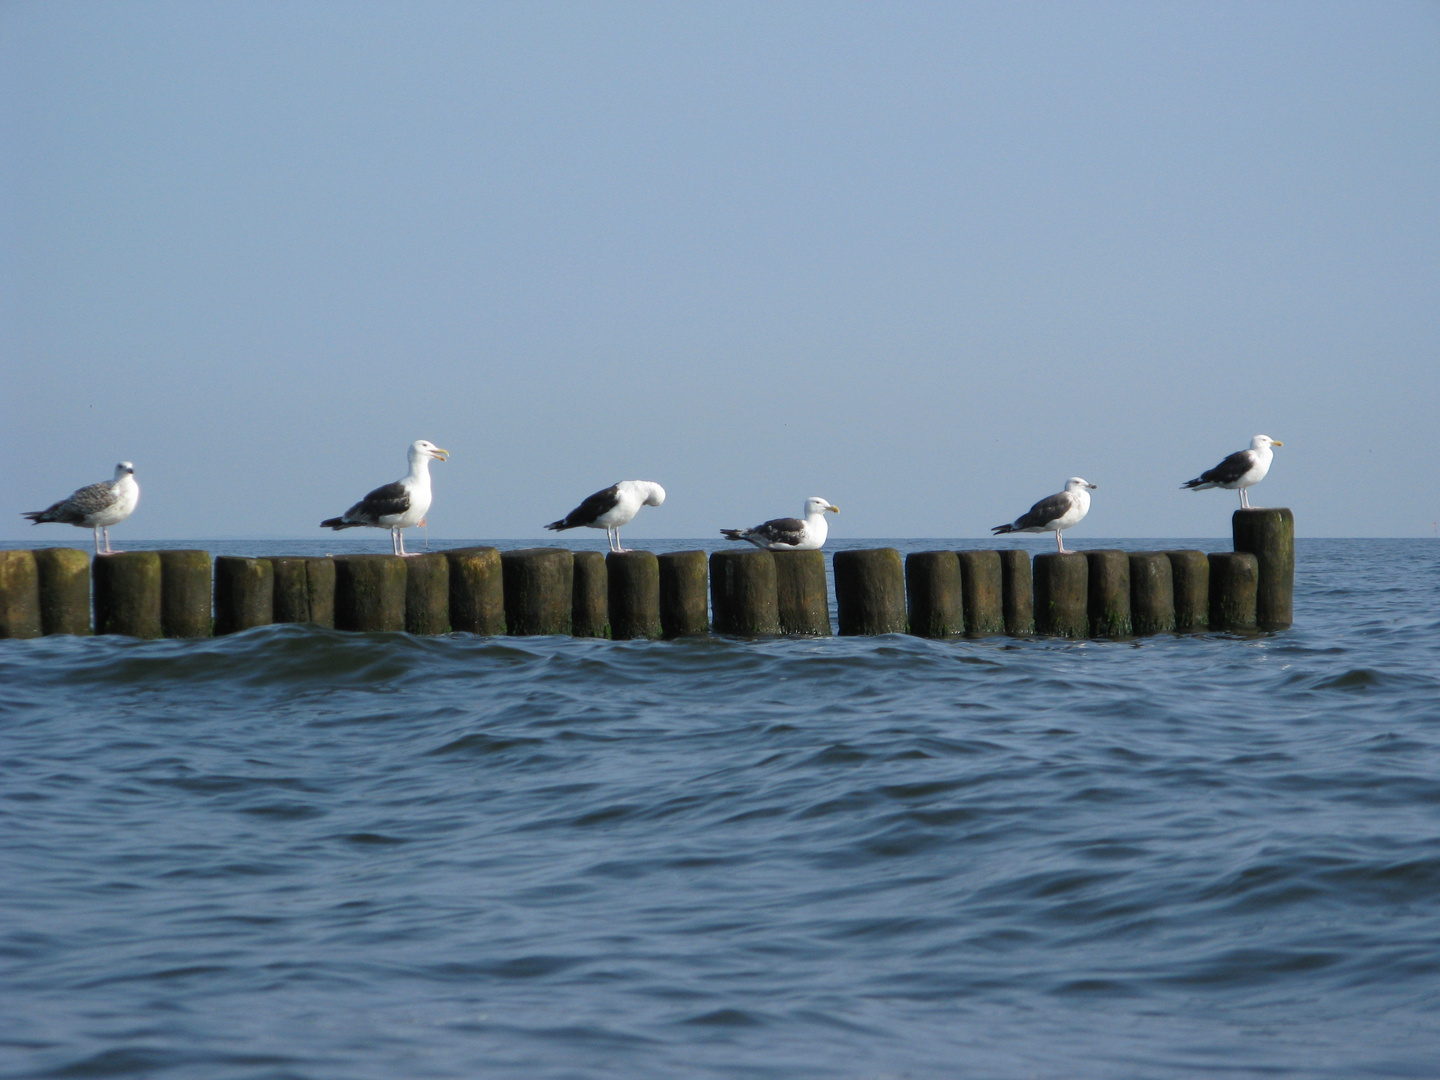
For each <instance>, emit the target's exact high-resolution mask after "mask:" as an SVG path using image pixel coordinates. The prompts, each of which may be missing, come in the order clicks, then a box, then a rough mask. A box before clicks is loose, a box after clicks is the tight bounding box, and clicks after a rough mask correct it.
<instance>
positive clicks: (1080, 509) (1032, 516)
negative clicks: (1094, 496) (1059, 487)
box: [990, 476, 1099, 555]
mask: <svg viewBox="0 0 1440 1080" xmlns="http://www.w3.org/2000/svg"><path fill="white" fill-rule="evenodd" d="M1097 487H1099V485H1098V484H1092V483H1090V481H1088V480H1085V479H1082V478H1081V477H1078V476H1072V477H1070V479H1069V480H1066V481H1065V490H1064V491H1057V492H1056V493H1055V494H1054V495H1047V496H1046V497H1045V498H1043V499H1041V500H1040V501H1039V502H1037V503H1036V504H1035V505H1034V506H1032V507H1030V509H1029V510H1027V511H1025V513H1023V514H1021V515H1020V516H1019V517H1018V518H1016V519H1015V520H1014V521H1013V522H1011V523H1010V524H1009V525H996V526H995V527H994V528H993V529H991V530H990V531H991V532H992V533H994V534H995V535H996V536H1000V535H1001V534H1002V533H1012V532H1050V531H1051V530H1052V529H1053V530H1054V531H1055V547H1056V549H1057V550H1058V551H1059V552H1060V554H1061V555H1074V554H1075V552H1073V551H1066V550H1065V541H1063V540H1062V539H1060V531H1061V530H1062V529H1068V528H1070V526H1072V525H1078V524H1079V523H1080V519H1081V518H1083V517H1084V516H1085V515H1086V514H1088V513H1089V512H1090V492H1092V491H1094V490H1095V489H1096V488H1097Z"/></svg>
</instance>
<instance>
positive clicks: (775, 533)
mask: <svg viewBox="0 0 1440 1080" xmlns="http://www.w3.org/2000/svg"><path fill="white" fill-rule="evenodd" d="M827 511H828V512H829V513H832V514H838V513H839V512H840V508H839V507H838V506H835V505H832V504H831V503H830V501H829V500H828V499H822V498H820V496H818V495H815V496H812V497H811V498H808V499H806V500H805V509H804V510H802V511H801V513H803V514H804V515H805V520H804V521H801V520H800V519H799V518H774V519H772V520H770V521H767V522H765V524H764V525H756V526H755V528H753V529H721V530H720V535H721V536H723V537H725V539H727V540H746V541H749V542H750V543H752V544H754V545H755V546H756V547H758V548H760V549H762V550H764V551H819V550H820V549H821V548H822V547H824V546H825V537H826V536H827V535H828V534H829V532H830V526H829V525H828V523H827V522H826V521H825V514H826V512H827Z"/></svg>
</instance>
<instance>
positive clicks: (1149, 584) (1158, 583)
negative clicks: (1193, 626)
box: [1130, 551, 1175, 634]
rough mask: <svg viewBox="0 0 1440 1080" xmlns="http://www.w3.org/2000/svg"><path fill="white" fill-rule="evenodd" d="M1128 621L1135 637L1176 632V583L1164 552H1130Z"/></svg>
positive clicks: (1168, 558) (1168, 559)
mask: <svg viewBox="0 0 1440 1080" xmlns="http://www.w3.org/2000/svg"><path fill="white" fill-rule="evenodd" d="M1130 621H1131V623H1132V624H1133V625H1134V628H1135V633H1137V634H1168V633H1170V632H1171V631H1173V630H1174V629H1175V580H1174V573H1173V571H1172V570H1171V569H1170V557H1169V556H1168V555H1166V554H1165V553H1164V552H1163V551H1134V552H1131V553H1130Z"/></svg>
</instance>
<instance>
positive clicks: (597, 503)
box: [545, 484, 620, 532]
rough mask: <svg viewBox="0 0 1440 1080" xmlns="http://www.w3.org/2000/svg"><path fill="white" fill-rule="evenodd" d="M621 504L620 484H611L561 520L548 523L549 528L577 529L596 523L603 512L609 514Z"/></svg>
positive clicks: (558, 529) (557, 530) (557, 529)
mask: <svg viewBox="0 0 1440 1080" xmlns="http://www.w3.org/2000/svg"><path fill="white" fill-rule="evenodd" d="M619 505H620V485H619V484H611V485H610V486H609V487H608V488H606V489H605V490H604V491H597V492H595V494H594V495H591V496H590V497H589V498H588V499H586V500H585V501H584V502H582V503H581V504H580V505H579V506H577V507H576V508H575V509H574V510H571V511H570V513H568V514H566V515H565V516H564V517H563V518H561V519H560V520H559V521H552V522H551V523H550V524H549V525H546V526H545V528H547V529H554V530H555V531H556V532H559V531H560V530H561V529H575V528H579V527H580V526H581V525H594V524H595V522H596V520H597V519H599V518H600V516H601V515H603V514H608V513H609V512H610V511H611V510H614V509H615V507H617V506H619Z"/></svg>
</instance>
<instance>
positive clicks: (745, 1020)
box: [0, 530, 1440, 1080]
mask: <svg viewBox="0 0 1440 1080" xmlns="http://www.w3.org/2000/svg"><path fill="white" fill-rule="evenodd" d="M122 532H123V530H117V533H116V537H115V539H116V541H117V546H129V547H141V546H153V545H141V544H136V543H131V544H128V545H127V544H122V543H119V542H120V541H121V540H122V536H121V535H120V534H121V533H122ZM77 538H78V540H77ZM55 539H56V540H57V541H58V540H64V541H67V542H69V543H71V544H74V545H75V546H82V547H83V546H86V545H87V544H88V533H81V532H78V531H77V532H76V533H75V534H74V536H60V535H59V534H57V535H56V537H55ZM627 540H629V541H630V542H632V543H633V544H634V545H635V546H652V547H655V548H656V549H665V548H676V547H683V546H687V545H684V544H681V543H667V544H655V545H644V544H643V543H642V542H641V541H639V540H638V539H635V538H631V537H627ZM1041 540H1042V541H1043V538H1041ZM877 543H879V542H876V541H865V542H858V543H855V544H853V545H844V544H842V545H840V546H874V545H875V544H877ZM892 543H895V542H892ZM1182 543H1184V542H1177V541H1174V540H1170V541H1163V542H1161V541H1157V542H1148V543H1147V542H1141V541H1127V542H1125V543H1124V544H1123V545H1122V546H1126V547H1131V548H1145V547H1150V548H1158V547H1175V546H1181V544H1182ZM1071 544H1072V546H1075V547H1078V548H1081V549H1083V548H1084V547H1086V546H1114V545H1112V544H1111V543H1110V542H1104V541H1095V542H1091V543H1088V544H1087V542H1086V541H1085V540H1084V539H1083V538H1079V537H1077V538H1075V539H1073V540H1071ZM10 546H18V545H10ZM176 546H186V545H176ZM188 546H205V547H208V548H209V549H210V550H211V551H214V552H216V553H244V554H271V553H274V554H278V553H282V552H283V551H291V552H312V551H324V550H332V551H334V550H340V547H339V546H337V543H336V541H334V540H331V541H327V542H325V543H323V544H320V543H317V544H305V543H298V542H273V543H266V542H262V541H255V542H252V543H231V544H206V545H194V544H191V545H188ZM385 546H386V541H385V540H384V538H383V537H380V538H372V539H369V540H366V541H363V542H358V543H352V544H350V545H349V546H348V547H347V548H346V549H347V550H359V549H367V550H383V549H384V548H385ZM411 546H412V549H414V548H418V547H420V546H422V543H421V542H417V541H415V540H412V541H411ZM445 546H449V545H445ZM508 546H512V547H513V546H523V545H520V544H513V543H512V544H509V545H508ZM570 546H573V547H581V546H584V545H582V544H579V543H576V544H572V545H570ZM592 546H593V545H592ZM600 546H602V547H603V542H602V544H601V545H600ZM833 546H835V545H832V547H833ZM896 546H899V547H901V548H902V549H903V550H920V549H925V548H933V547H940V546H956V545H955V544H954V543H949V544H946V543H944V542H937V541H933V540H930V541H901V542H898V543H896ZM959 546H982V545H981V544H980V543H979V542H976V543H974V544H968V543H967V544H962V545H959ZM1194 546H1201V547H1207V548H1210V549H1212V550H1221V549H1226V548H1228V543H1226V542H1223V541H1197V542H1194ZM1033 547H1034V549H1035V550H1045V544H1044V543H1043V542H1041V541H1036V542H1034V544H1033ZM1295 610H1296V625H1295V627H1294V629H1292V630H1290V631H1287V632H1284V633H1280V634H1274V635H1269V636H1260V637H1249V638H1244V637H1232V636H1226V635H1220V634H1215V635H1201V636H1194V637H1168V636H1167V637H1157V638H1149V639H1144V640H1137V641H1124V642H1084V643H1069V642H1060V641H1045V640H1037V641H1013V640H1007V639H1004V638H993V639H988V640H981V641H947V642H933V641H924V640H920V639H916V638H911V637H904V636H889V637H880V638H865V639H839V638H835V639H829V640H798V639H791V640H759V641H749V640H733V639H722V638H711V639H698V640H683V641H674V642H608V641H594V640H570V639H560V638H515V639H507V638H493V639H480V638H475V637H468V636H464V635H455V636H451V637H442V638H414V637H409V636H406V635H403V634H391V635H379V634H376V635H350V634H343V633H334V632H329V631H323V630H318V629H314V628H309V627H301V626H275V627H268V628H263V629H259V630H254V631H250V632H247V633H244V634H240V635H237V636H235V637H231V638H226V639H218V640H214V641H205V642H193V641H158V642H139V641H133V640H127V639H120V638H90V639H85V638H49V639H41V640H36V641H23V642H16V641H0V695H3V696H0V710H3V711H0V770H3V771H0V777H3V781H0V1077H4V1078H20V1077H25V1078H35V1077H57V1078H58V1077H177V1078H187V1080H188V1078H200V1080H211V1078H237V1080H238V1078H247V1080H251V1078H253V1080H262V1078H263V1080H282V1078H284V1080H292V1078H293V1080H301V1078H303V1080H365V1078H375V1080H405V1078H431V1077H434V1078H473V1077H525V1078H536V1080H561V1078H591V1077H606V1078H608V1077H617V1078H621V1077H623V1078H650V1077H654V1078H664V1080H676V1078H732V1077H733V1078H751V1077H756V1078H761V1077H765V1078H769V1077H773V1078H784V1080H791V1078H810V1077H814V1078H836V1077H844V1078H849V1077H856V1078H862V1077H863V1078H874V1080H881V1078H886V1080H890V1078H902V1077H915V1078H930V1077H976V1078H1008V1077H1025V1078H1052V1077H1053V1078H1066V1080H1074V1078H1089V1077H1094V1078H1097V1080H1123V1078H1131V1077H1133V1078H1145V1080H1155V1078H1169V1077H1336V1078H1355V1077H1436V1076H1440V543H1437V542H1434V541H1424V540H1379V541H1373V540H1305V539H1302V540H1301V541H1300V542H1299V544H1298V549H1297V592H1296V599H1295Z"/></svg>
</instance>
